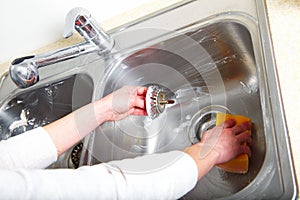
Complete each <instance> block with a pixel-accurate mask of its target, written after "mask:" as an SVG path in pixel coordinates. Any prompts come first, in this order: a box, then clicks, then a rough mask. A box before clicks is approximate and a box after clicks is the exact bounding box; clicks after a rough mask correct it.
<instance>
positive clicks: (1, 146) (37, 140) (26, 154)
mask: <svg viewBox="0 0 300 200" xmlns="http://www.w3.org/2000/svg"><path fill="white" fill-rule="evenodd" d="M56 160H57V150H56V147H55V145H54V144H53V142H52V140H51V138H50V136H49V135H48V133H47V132H46V131H45V129H44V128H42V127H39V128H36V129H33V130H30V131H27V132H25V133H23V134H21V135H18V136H15V137H11V138H9V139H8V140H2V141H1V142H0V169H15V168H26V169H41V168H45V167H47V166H49V165H50V164H52V163H53V162H55V161H56Z"/></svg>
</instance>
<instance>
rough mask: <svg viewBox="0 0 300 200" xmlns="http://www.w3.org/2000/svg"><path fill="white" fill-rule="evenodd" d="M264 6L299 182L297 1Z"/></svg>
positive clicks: (269, 2)
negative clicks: (266, 8) (266, 11)
mask: <svg viewBox="0 0 300 200" xmlns="http://www.w3.org/2000/svg"><path fill="white" fill-rule="evenodd" d="M266 2H267V7H268V16H269V23H270V29H271V35H272V40H273V48H274V53H275V60H276V65H277V71H278V77H279V82H280V87H281V93H282V100H283V106H284V110H285V116H286V121H287V126H288V129H289V136H290V143H291V148H292V154H293V159H294V166H295V170H296V177H297V179H298V181H300V146H299V145H298V142H299V141H300V134H299V130H300V123H299V122H298V121H297V120H298V119H299V118H298V117H299V114H300V112H299V110H298V106H299V102H300V87H299V85H300V58H299V52H300V36H299V33H300V26H299V21H300V1H299V0H267V1H266ZM299 189H300V187H299V185H298V191H299ZM298 198H299V194H298Z"/></svg>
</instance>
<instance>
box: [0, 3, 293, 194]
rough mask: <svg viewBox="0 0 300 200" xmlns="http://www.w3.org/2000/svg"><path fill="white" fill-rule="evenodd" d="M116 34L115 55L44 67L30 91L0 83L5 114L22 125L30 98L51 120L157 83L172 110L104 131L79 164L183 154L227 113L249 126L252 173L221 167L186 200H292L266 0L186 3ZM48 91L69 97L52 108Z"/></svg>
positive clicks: (87, 142)
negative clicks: (246, 119) (221, 113)
mask: <svg viewBox="0 0 300 200" xmlns="http://www.w3.org/2000/svg"><path fill="white" fill-rule="evenodd" d="M110 36H111V37H112V38H113V39H114V41H115V44H116V47H115V48H114V49H113V51H112V52H111V53H110V54H108V55H98V54H96V53H90V54H87V55H82V56H79V57H78V58H73V59H70V60H67V61H64V62H61V63H56V64H53V65H52V66H47V67H44V68H42V69H41V71H40V77H41V78H40V79H41V81H40V82H39V83H38V84H37V85H35V86H34V87H32V88H28V89H26V90H20V89H17V88H16V87H15V86H13V83H12V81H10V80H9V79H8V78H7V77H6V76H3V77H2V79H1V80H2V82H1V90H0V100H2V101H1V105H2V107H1V108H2V109H1V111H0V116H4V115H5V116H6V113H7V112H10V110H8V108H10V107H9V106H7V105H13V106H12V108H13V109H12V110H13V111H11V113H12V116H14V117H15V118H14V120H19V119H18V116H20V114H21V113H20V112H22V110H24V109H26V108H28V107H30V105H33V104H32V103H31V97H32V96H34V95H36V94H42V95H40V96H41V97H40V98H39V99H41V100H39V101H38V102H42V104H41V107H42V108H43V109H51V110H53V111H55V112H53V113H51V114H53V116H52V115H51V120H55V119H57V118H59V117H61V116H62V115H64V114H67V113H68V112H71V111H72V110H74V109H76V108H77V107H79V106H81V105H83V104H85V103H88V102H90V101H91V100H96V99H98V98H101V97H103V96H105V95H107V94H109V93H111V92H113V91H115V90H116V89H118V88H120V87H122V86H124V85H145V86H147V85H149V84H157V85H159V86H160V87H162V88H163V89H164V91H165V92H166V96H167V98H168V99H169V98H170V99H175V104H172V105H168V106H167V107H166V110H165V112H164V113H163V114H162V115H160V116H159V117H158V118H156V119H154V120H150V119H149V118H148V117H137V116H130V117H128V118H126V119H124V120H122V121H118V122H109V123H104V124H103V125H102V126H100V127H98V128H97V129H96V130H95V131H94V133H92V134H90V135H89V136H88V137H86V138H85V139H84V141H83V143H84V145H83V146H84V148H83V152H82V153H81V155H82V156H81V162H80V165H84V164H88V165H92V164H96V163H100V162H107V161H110V160H115V159H123V158H129V157H135V156H139V155H144V154H151V153H157V152H165V151H170V150H174V149H180V150H181V149H184V148H185V147H187V146H189V145H191V144H193V143H196V142H198V141H199V140H201V134H202V133H203V132H204V131H205V130H207V129H209V128H211V127H213V126H214V123H215V116H216V113H217V112H219V111H226V112H230V113H232V114H240V115H246V116H248V117H250V118H251V119H252V120H253V130H252V139H253V145H252V147H251V148H252V157H251V159H250V165H249V172H248V173H247V174H245V175H237V174H230V173H226V172H224V171H222V170H220V169H218V168H216V167H215V168H213V169H212V170H211V171H210V172H209V173H208V174H207V175H206V176H205V177H204V178H203V179H202V180H201V181H199V182H198V184H197V186H196V187H195V188H194V189H193V190H192V191H191V192H189V193H188V194H186V195H185V196H184V197H182V199H218V198H220V199H293V198H295V197H296V195H297V191H296V182H295V175H294V171H293V163H292V159H291V153H290V146H289V140H288V132H287V129H286V123H285V117H284V110H283V108H282V102H281V98H280V90H279V86H278V80H277V75H276V66H275V63H274V58H273V52H272V48H271V47H272V46H271V41H270V33H269V29H268V23H267V17H266V8H265V4H264V2H263V1H261V0H256V1H253V0H243V1H239V2H237V1H235V0H224V1H222V2H220V0H211V1H204V0H203V1H202V0H198V1H183V2H181V3H179V4H176V5H174V6H171V7H169V8H166V9H163V10H161V11H158V12H157V13H153V14H152V15H149V16H145V17H144V18H142V19H139V20H137V21H135V22H132V23H129V24H125V25H123V26H121V27H118V28H116V29H114V30H111V32H110ZM64 85H66V86H64ZM53 88H57V89H53ZM48 90H49V91H52V94H53V93H54V94H58V96H59V94H64V95H62V98H61V99H60V98H58V97H57V98H58V99H55V98H54V101H53V97H51V98H44V97H45V95H44V93H45V94H47V91H48ZM84 91H85V92H84ZM7 96H8V97H7ZM70 96H72V98H70ZM34 97H35V96H34ZM35 98H36V97H35ZM20 99H21V100H20ZM18 100H19V101H18ZM52 101H53V102H55V103H52V104H51V102H52ZM18 102H19V103H18ZM21 102H22V103H23V104H21ZM24 102H25V103H24ZM62 104H64V105H62ZM65 104H66V105H65ZM49 105H51V106H50V107H49ZM30 108H31V107H30ZM39 108H40V107H39V106H38V105H36V104H34V106H32V109H31V110H32V111H31V112H30V113H35V116H34V118H36V119H39V118H43V116H42V115H40V114H39V113H40V109H39ZM5 109H6V110H5ZM49 118H50V117H49ZM47 119H48V118H47ZM14 120H12V121H10V122H9V123H7V122H5V123H1V126H3V127H5V126H6V127H7V126H8V127H9V126H10V125H11V122H12V123H13V121H14ZM36 122H37V121H35V124H34V126H38V125H43V124H39V123H36ZM48 122H50V120H49V121H47V123H48ZM20 128H22V127H20ZM6 133H7V131H6ZM69 157H70V152H67V154H66V155H64V156H63V157H62V158H61V159H60V161H59V163H56V164H55V165H54V167H69V165H66V164H64V163H65V162H66V161H68V159H69ZM71 167H72V166H71ZM158 184H159V183H158Z"/></svg>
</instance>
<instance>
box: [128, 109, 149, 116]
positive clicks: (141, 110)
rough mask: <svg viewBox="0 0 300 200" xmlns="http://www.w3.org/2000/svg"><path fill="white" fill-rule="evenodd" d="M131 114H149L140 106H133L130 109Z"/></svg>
mask: <svg viewBox="0 0 300 200" xmlns="http://www.w3.org/2000/svg"><path fill="white" fill-rule="evenodd" d="M129 114H130V115H140V116H147V115H148V114H147V111H146V110H144V109H140V108H133V109H131V110H130V113H129Z"/></svg>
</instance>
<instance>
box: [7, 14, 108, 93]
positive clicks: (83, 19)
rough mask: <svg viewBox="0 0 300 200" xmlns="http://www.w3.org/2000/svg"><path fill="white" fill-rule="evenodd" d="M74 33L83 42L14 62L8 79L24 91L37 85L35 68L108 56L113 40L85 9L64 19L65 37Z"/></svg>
mask: <svg viewBox="0 0 300 200" xmlns="http://www.w3.org/2000/svg"><path fill="white" fill-rule="evenodd" d="M74 30H76V31H78V32H79V34H80V35H81V36H83V37H84V38H85V40H86V42H83V43H80V44H77V45H74V46H70V47H67V48H64V49H60V50H57V51H53V52H50V53H44V54H39V55H32V56H25V57H21V58H17V59H15V60H14V61H13V62H12V63H11V65H10V69H9V73H10V76H11V78H12V80H13V81H14V83H15V84H16V85H17V86H18V87H19V88H27V87H29V86H32V85H34V84H35V83H37V82H38V81H39V73H38V68H41V67H44V66H47V65H50V64H54V63H57V62H60V61H64V60H67V59H70V58H74V57H77V56H80V55H83V54H87V53H90V52H95V51H98V52H99V54H105V53H108V52H110V50H111V49H112V48H113V46H114V40H113V39H112V38H111V37H110V36H109V35H107V34H106V33H105V32H104V30H103V29H102V28H100V27H99V26H98V25H97V23H96V21H95V20H94V19H93V18H92V17H91V14H90V13H89V12H88V11H87V10H86V9H84V8H74V9H72V10H71V11H70V12H69V13H68V14H67V16H66V20H65V30H64V35H63V36H64V37H65V38H68V37H70V36H72V35H73V32H74Z"/></svg>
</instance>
